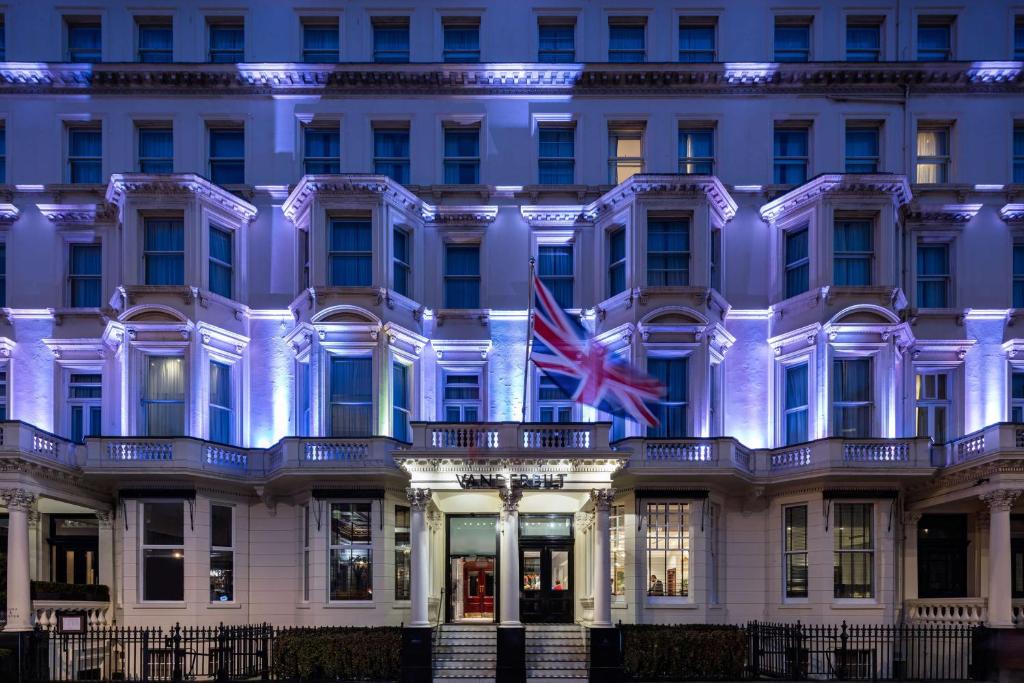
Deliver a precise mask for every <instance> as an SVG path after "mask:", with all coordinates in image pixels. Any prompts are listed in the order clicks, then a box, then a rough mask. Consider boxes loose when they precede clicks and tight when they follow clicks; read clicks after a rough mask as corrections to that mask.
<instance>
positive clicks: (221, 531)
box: [210, 505, 235, 602]
mask: <svg viewBox="0 0 1024 683" xmlns="http://www.w3.org/2000/svg"><path fill="white" fill-rule="evenodd" d="M234 521H235V508H233V507H231V506H230V505H211V506H210V602H234V601H235V533H234V532H235V529H234V526H235V524H234Z"/></svg>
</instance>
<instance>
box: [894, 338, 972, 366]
mask: <svg viewBox="0 0 1024 683" xmlns="http://www.w3.org/2000/svg"><path fill="white" fill-rule="evenodd" d="M977 343H978V342H977V340H975V339H915V340H914V342H913V344H911V345H910V353H911V357H912V358H913V359H914V360H915V361H922V362H927V361H929V360H932V361H939V362H948V361H950V360H951V359H954V358H955V359H956V360H963V359H964V358H965V357H966V356H967V352H968V351H970V350H971V347H973V346H974V345H975V344H977Z"/></svg>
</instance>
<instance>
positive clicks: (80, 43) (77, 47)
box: [65, 17, 103, 64]
mask: <svg viewBox="0 0 1024 683" xmlns="http://www.w3.org/2000/svg"><path fill="white" fill-rule="evenodd" d="M65 21H66V30H67V40H68V49H67V54H66V57H67V61H69V62H73V63H76V64H91V63H95V62H102V61H103V52H102V28H101V27H100V20H99V17H69V18H67V19H66V20H65Z"/></svg>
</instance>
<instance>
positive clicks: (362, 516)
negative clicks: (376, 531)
mask: <svg viewBox="0 0 1024 683" xmlns="http://www.w3.org/2000/svg"><path fill="white" fill-rule="evenodd" d="M370 510H371V504H370V503H368V502H353V503H349V502H345V503H331V531H330V539H329V542H330V559H329V574H330V586H329V590H330V593H329V599H330V600H331V601H332V602H333V601H349V600H372V599H373V550H372V547H373V545H372V538H371V535H370V533H371V529H372V525H371V524H370Z"/></svg>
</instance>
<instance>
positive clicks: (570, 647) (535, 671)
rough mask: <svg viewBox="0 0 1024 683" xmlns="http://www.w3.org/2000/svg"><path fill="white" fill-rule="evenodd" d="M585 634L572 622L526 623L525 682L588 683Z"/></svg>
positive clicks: (583, 630) (584, 630) (581, 628)
mask: <svg viewBox="0 0 1024 683" xmlns="http://www.w3.org/2000/svg"><path fill="white" fill-rule="evenodd" d="M586 635H587V631H586V629H585V628H583V627H582V626H577V625H575V624H528V625H527V626H526V681H527V683H587V680H588V674H587V659H588V658H587V638H586Z"/></svg>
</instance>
